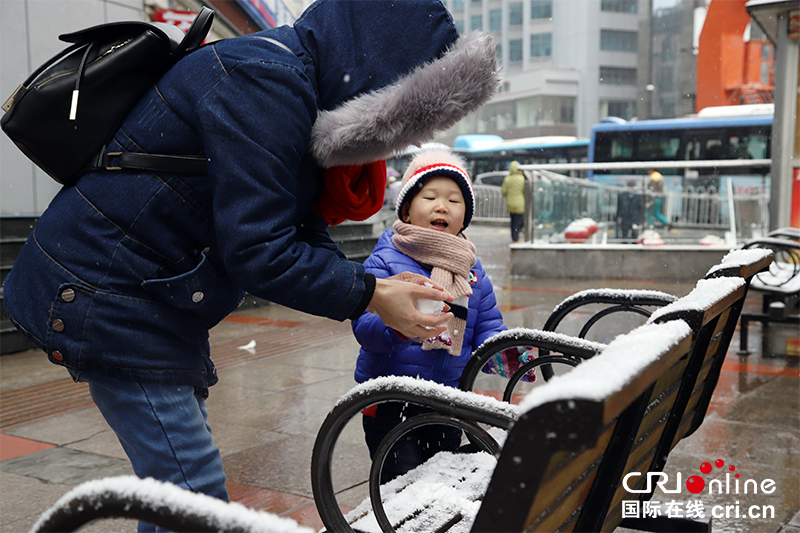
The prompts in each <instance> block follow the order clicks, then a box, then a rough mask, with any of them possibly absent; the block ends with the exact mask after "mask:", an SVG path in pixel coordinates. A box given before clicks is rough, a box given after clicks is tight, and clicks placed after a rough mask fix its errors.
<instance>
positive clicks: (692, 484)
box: [686, 465, 710, 494]
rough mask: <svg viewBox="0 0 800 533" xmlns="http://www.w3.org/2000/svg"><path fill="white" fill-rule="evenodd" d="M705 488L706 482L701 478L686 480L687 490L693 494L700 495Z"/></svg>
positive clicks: (695, 477)
mask: <svg viewBox="0 0 800 533" xmlns="http://www.w3.org/2000/svg"><path fill="white" fill-rule="evenodd" d="M709 466H710V465H709ZM701 468H702V467H701ZM704 488H706V482H705V480H704V479H703V478H701V477H700V476H692V477H690V478H689V479H687V480H686V490H688V491H689V492H691V493H692V494H700V493H701V492H703V489H704Z"/></svg>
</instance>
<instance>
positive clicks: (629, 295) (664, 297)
mask: <svg viewBox="0 0 800 533" xmlns="http://www.w3.org/2000/svg"><path fill="white" fill-rule="evenodd" d="M677 299H678V298H677V297H676V296H673V295H672V294H668V293H666V292H661V291H648V290H637V289H633V290H628V289H587V290H584V291H580V292H576V293H575V294H573V295H572V296H569V297H568V298H565V299H564V300H563V301H562V302H561V303H560V304H558V305H557V306H556V307H555V309H553V312H552V313H550V316H549V317H548V319H547V322H545V324H544V327H543V328H542V329H543V330H544V331H555V330H556V328H557V327H558V325H559V324H560V323H561V321H562V320H563V319H564V318H565V317H566V316H567V315H569V314H570V313H571V312H573V311H574V310H575V309H578V308H579V307H582V306H584V305H591V304H605V305H609V306H611V307H608V308H604V309H601V310H600V311H598V312H597V313H595V314H594V315H593V316H591V317H590V318H589V320H587V321H586V324H584V326H583V328H582V329H581V332H580V333H579V334H578V336H579V337H581V338H585V337H586V333H588V331H589V329H590V328H591V327H592V326H593V325H594V324H595V323H596V322H597V321H598V320H600V319H601V318H603V317H604V316H607V315H609V314H611V313H618V312H633V313H638V314H640V315H642V316H645V317H649V316H650V314H651V312H650V311H648V310H646V309H643V307H661V306H664V305H667V304H670V303H672V302H674V301H675V300H677Z"/></svg>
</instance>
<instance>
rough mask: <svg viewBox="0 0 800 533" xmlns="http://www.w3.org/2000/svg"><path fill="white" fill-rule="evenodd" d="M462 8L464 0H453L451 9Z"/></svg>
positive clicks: (457, 9) (458, 9)
mask: <svg viewBox="0 0 800 533" xmlns="http://www.w3.org/2000/svg"><path fill="white" fill-rule="evenodd" d="M462 9H464V0H453V11H460V10H462Z"/></svg>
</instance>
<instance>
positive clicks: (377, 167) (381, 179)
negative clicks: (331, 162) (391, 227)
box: [314, 160, 386, 226]
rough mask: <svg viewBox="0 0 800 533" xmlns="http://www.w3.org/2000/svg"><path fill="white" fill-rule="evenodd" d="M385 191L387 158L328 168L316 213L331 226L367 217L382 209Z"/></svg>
mask: <svg viewBox="0 0 800 533" xmlns="http://www.w3.org/2000/svg"><path fill="white" fill-rule="evenodd" d="M385 191H386V161H384V160H380V161H375V162H374V163H367V164H366V165H345V166H340V167H332V168H326V169H325V170H324V171H323V181H322V191H320V194H319V198H318V199H317V203H316V204H315V205H314V212H316V213H317V215H319V216H320V217H321V218H322V219H323V220H324V221H325V222H327V223H328V224H329V225H331V226H336V225H338V224H341V223H342V222H344V221H345V220H366V219H368V218H369V217H371V216H372V215H374V214H375V213H377V212H378V211H380V209H381V207H382V206H383V198H384V195H385Z"/></svg>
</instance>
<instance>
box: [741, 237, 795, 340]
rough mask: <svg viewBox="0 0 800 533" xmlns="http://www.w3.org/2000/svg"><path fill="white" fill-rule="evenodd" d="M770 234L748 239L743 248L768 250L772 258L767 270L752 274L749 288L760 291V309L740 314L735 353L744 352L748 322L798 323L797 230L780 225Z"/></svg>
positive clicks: (767, 323)
mask: <svg viewBox="0 0 800 533" xmlns="http://www.w3.org/2000/svg"><path fill="white" fill-rule="evenodd" d="M770 235H772V236H770V237H765V238H763V239H756V240H753V241H750V242H748V243H747V244H746V245H745V246H744V249H745V250H752V251H756V250H771V251H772V252H773V253H774V254H775V260H774V262H773V263H772V264H771V265H770V267H769V270H767V271H766V272H761V273H760V274H756V275H755V277H754V278H753V279H752V281H751V282H750V289H751V290H754V291H757V292H759V293H761V295H762V298H761V312H760V313H742V318H741V328H740V330H741V332H740V336H739V354H740V355H747V354H749V350H748V349H747V340H748V335H747V328H748V325H749V323H750V322H761V323H762V324H763V325H764V326H768V325H769V323H770V322H775V323H781V324H795V325H800V230H797V229H796V228H783V229H782V230H776V231H775V232H773V233H771V234H770Z"/></svg>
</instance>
